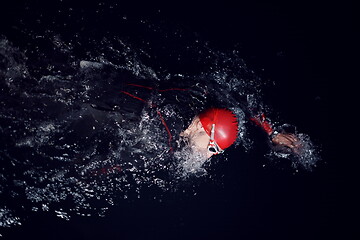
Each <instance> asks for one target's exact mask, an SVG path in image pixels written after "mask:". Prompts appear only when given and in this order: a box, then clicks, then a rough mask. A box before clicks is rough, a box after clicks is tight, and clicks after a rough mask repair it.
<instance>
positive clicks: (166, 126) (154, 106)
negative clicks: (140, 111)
mask: <svg viewBox="0 0 360 240" xmlns="http://www.w3.org/2000/svg"><path fill="white" fill-rule="evenodd" d="M127 85H129V86H134V87H141V88H146V89H149V90H156V91H158V92H167V91H187V90H188V89H183V88H169V89H155V88H153V87H148V86H143V85H138V84H132V83H129V84H127ZM121 92H122V93H124V94H126V95H128V96H130V97H132V98H135V99H137V100H140V101H142V102H145V103H147V104H148V105H149V107H151V108H156V105H155V104H153V103H151V102H149V101H146V100H144V99H142V98H139V97H137V96H135V95H133V94H131V93H129V92H126V91H121ZM156 113H157V115H158V116H159V118H160V121H161V123H162V124H163V125H164V127H165V130H166V132H167V134H168V136H169V139H168V144H169V147H170V152H172V150H173V149H172V147H171V141H172V138H173V137H172V135H171V132H170V129H169V127H168V125H167V124H166V122H165V119H164V118H163V116H162V114H161V112H160V111H159V110H158V109H156Z"/></svg>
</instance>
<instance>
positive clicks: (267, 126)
mask: <svg viewBox="0 0 360 240" xmlns="http://www.w3.org/2000/svg"><path fill="white" fill-rule="evenodd" d="M250 120H251V121H252V122H254V123H255V124H256V125H257V126H259V127H261V128H262V129H263V130H264V131H265V132H266V133H267V134H268V135H269V138H270V141H271V142H272V143H273V144H274V145H277V146H285V147H288V148H290V149H292V150H293V152H295V153H296V152H298V149H299V147H300V146H301V144H300V140H299V138H298V137H296V135H295V134H292V133H279V132H277V131H275V130H274V128H273V126H272V124H271V123H270V121H269V120H268V119H267V118H266V117H265V114H261V115H258V116H255V117H251V118H250Z"/></svg>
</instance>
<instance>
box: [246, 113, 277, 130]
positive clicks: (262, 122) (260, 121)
mask: <svg viewBox="0 0 360 240" xmlns="http://www.w3.org/2000/svg"><path fill="white" fill-rule="evenodd" d="M250 121H252V122H253V123H255V124H256V125H257V126H259V127H261V128H262V129H263V130H264V131H265V132H266V133H267V134H268V135H269V136H270V135H271V134H273V133H274V129H273V127H272V125H271V123H270V121H269V120H268V119H267V118H266V117H265V114H264V113H262V114H260V115H257V116H253V117H250Z"/></svg>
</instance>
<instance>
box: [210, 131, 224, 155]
mask: <svg viewBox="0 0 360 240" xmlns="http://www.w3.org/2000/svg"><path fill="white" fill-rule="evenodd" d="M208 150H209V151H210V152H212V153H213V154H214V155H217V154H220V153H223V152H224V150H222V149H221V148H220V147H219V146H218V145H217V144H216V142H215V124H213V125H212V127H211V135H210V142H209V145H208Z"/></svg>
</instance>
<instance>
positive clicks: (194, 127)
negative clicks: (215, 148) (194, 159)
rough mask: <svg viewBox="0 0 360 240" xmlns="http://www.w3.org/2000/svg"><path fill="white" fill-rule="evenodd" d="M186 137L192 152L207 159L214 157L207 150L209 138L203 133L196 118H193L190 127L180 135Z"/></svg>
mask: <svg viewBox="0 0 360 240" xmlns="http://www.w3.org/2000/svg"><path fill="white" fill-rule="evenodd" d="M182 135H183V136H186V137H188V139H189V143H190V146H191V148H192V150H193V151H194V152H198V153H200V154H202V155H203V156H206V157H207V158H210V157H211V156H212V155H214V153H213V152H210V151H209V150H208V145H209V142H210V136H209V135H208V134H207V133H206V132H205V129H204V128H203V126H202V124H201V122H200V120H199V118H198V117H195V118H194V120H193V121H192V123H191V124H190V126H189V127H188V128H187V129H186V130H185V131H184V132H183V133H182Z"/></svg>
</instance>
